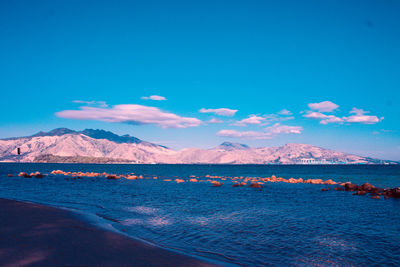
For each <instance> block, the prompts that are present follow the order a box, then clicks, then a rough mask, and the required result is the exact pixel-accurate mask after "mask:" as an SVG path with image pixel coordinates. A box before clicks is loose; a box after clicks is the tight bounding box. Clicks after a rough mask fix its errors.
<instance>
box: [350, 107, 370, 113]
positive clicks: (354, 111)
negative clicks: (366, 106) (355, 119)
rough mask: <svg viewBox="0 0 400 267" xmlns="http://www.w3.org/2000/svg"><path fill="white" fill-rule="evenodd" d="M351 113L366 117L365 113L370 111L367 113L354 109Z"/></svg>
mask: <svg viewBox="0 0 400 267" xmlns="http://www.w3.org/2000/svg"><path fill="white" fill-rule="evenodd" d="M349 113H354V114H356V115H364V114H365V113H369V111H365V110H363V109H360V108H352V109H351V110H350V112H349Z"/></svg>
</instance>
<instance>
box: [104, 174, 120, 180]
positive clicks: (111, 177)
mask: <svg viewBox="0 0 400 267" xmlns="http://www.w3.org/2000/svg"><path fill="white" fill-rule="evenodd" d="M119 178H121V177H119V176H117V175H108V176H107V179H109V180H115V179H119Z"/></svg>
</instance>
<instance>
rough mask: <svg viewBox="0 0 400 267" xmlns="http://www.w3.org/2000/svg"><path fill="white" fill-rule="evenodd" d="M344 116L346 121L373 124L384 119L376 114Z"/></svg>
mask: <svg viewBox="0 0 400 267" xmlns="http://www.w3.org/2000/svg"><path fill="white" fill-rule="evenodd" d="M344 118H345V121H346V122H352V123H362V124H375V123H378V122H380V121H382V120H383V119H384V117H380V118H378V117H377V116H368V115H353V116H349V117H344Z"/></svg>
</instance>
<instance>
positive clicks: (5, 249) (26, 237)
mask: <svg viewBox="0 0 400 267" xmlns="http://www.w3.org/2000/svg"><path fill="white" fill-rule="evenodd" d="M0 209H1V211H2V212H1V213H0V236H1V238H0V250H1V251H2V253H1V254H0V265H1V266H27V265H35V266H61V265H62V266H64V265H66V266H216V265H215V264H214V263H211V262H210V263H209V262H206V261H205V260H204V261H203V260H200V259H197V258H195V257H191V256H188V255H184V254H179V253H178V252H174V251H170V250H166V249H163V248H160V247H157V246H155V245H151V244H147V243H144V242H140V241H138V240H134V239H131V238H129V237H127V236H124V235H121V234H117V233H114V232H111V231H107V230H105V229H101V228H98V227H95V226H93V225H91V224H89V223H86V222H83V221H81V220H78V219H77V218H76V216H74V215H73V214H72V213H71V212H69V211H66V210H62V209H57V208H53V207H49V206H44V205H39V204H34V203H27V202H20V201H15V200H9V199H2V198H0Z"/></svg>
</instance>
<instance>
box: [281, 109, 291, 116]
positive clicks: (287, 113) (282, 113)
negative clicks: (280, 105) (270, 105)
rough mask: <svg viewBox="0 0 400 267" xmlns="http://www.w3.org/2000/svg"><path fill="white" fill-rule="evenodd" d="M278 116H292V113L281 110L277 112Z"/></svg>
mask: <svg viewBox="0 0 400 267" xmlns="http://www.w3.org/2000/svg"><path fill="white" fill-rule="evenodd" d="M278 114H279V115H285V116H289V115H292V114H293V113H292V112H290V110H287V109H282V110H281V111H279V112H278Z"/></svg>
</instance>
